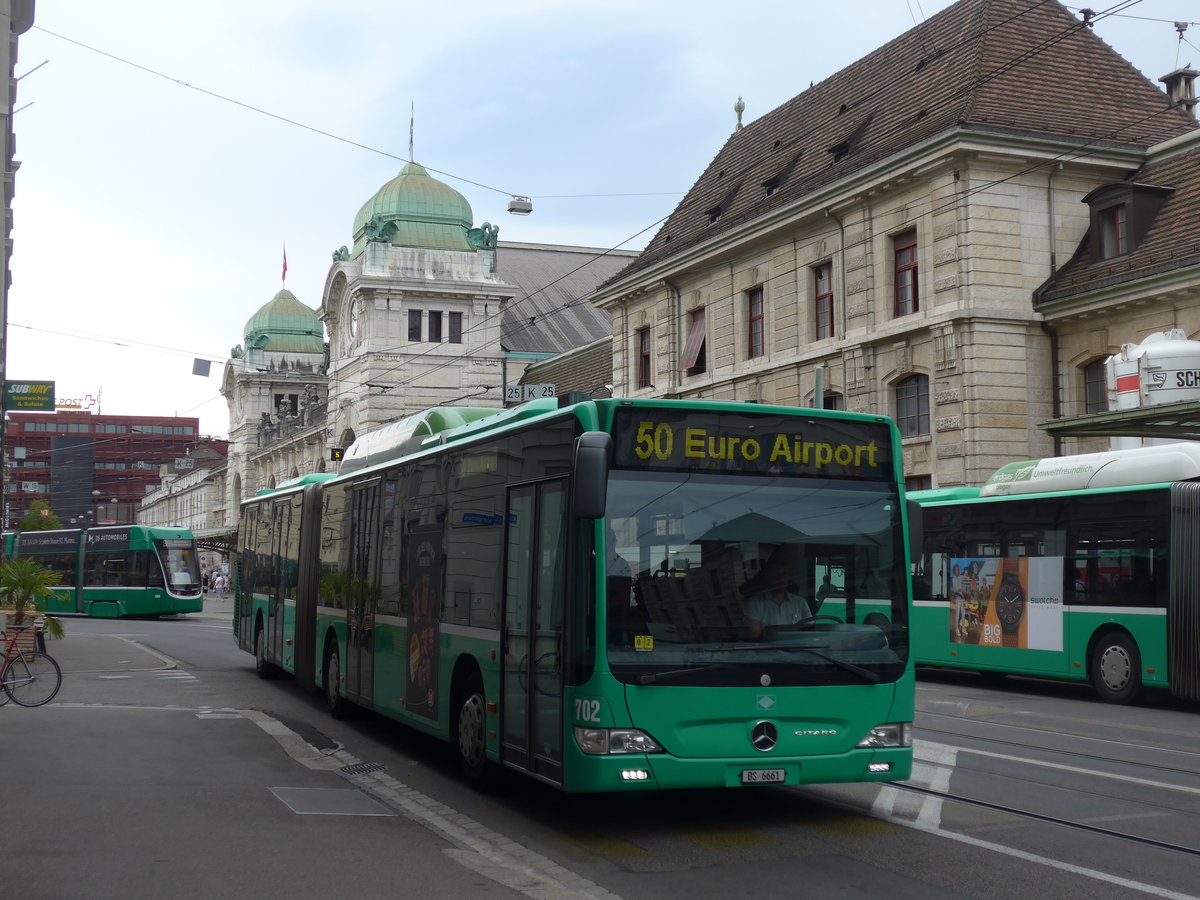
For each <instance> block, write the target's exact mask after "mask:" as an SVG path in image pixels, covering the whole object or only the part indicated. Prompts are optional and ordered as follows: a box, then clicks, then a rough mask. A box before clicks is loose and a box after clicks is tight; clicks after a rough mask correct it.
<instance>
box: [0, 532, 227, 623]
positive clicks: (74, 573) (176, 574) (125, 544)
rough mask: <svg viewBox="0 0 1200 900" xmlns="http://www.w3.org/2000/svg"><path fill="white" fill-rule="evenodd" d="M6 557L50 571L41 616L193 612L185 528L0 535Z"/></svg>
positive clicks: (195, 568) (191, 548)
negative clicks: (48, 596) (51, 583)
mask: <svg viewBox="0 0 1200 900" xmlns="http://www.w3.org/2000/svg"><path fill="white" fill-rule="evenodd" d="M4 553H5V555H6V556H10V557H12V556H27V557H31V558H33V559H36V560H37V561H38V562H39V563H41V564H42V565H43V566H45V567H46V568H47V569H50V570H51V571H53V572H57V573H58V575H59V577H60V581H59V583H58V585H57V586H56V587H55V589H54V593H55V596H54V599H52V600H49V601H47V602H46V612H48V613H53V614H56V615H61V614H71V613H75V614H79V615H85V616H93V617H96V618H102V619H115V618H119V617H121V616H173V615H176V614H178V613H190V612H200V610H201V608H202V607H203V603H204V597H203V595H202V592H201V589H200V558H199V556H198V555H197V553H196V543H195V541H194V540H193V538H192V533H191V531H189V530H188V529H186V528H152V527H148V526H144V525H101V526H96V527H94V528H63V529H55V530H53V531H19V532H10V533H6V534H5V535H4Z"/></svg>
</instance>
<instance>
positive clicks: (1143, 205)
mask: <svg viewBox="0 0 1200 900" xmlns="http://www.w3.org/2000/svg"><path fill="white" fill-rule="evenodd" d="M1174 190H1175V188H1172V187H1162V186H1160V185H1156V184H1137V183H1134V182H1126V181H1123V182H1120V183H1118V184H1106V185H1105V186H1104V187H1100V188H1096V190H1094V191H1092V192H1091V193H1090V194H1088V195H1087V196H1086V197H1084V198H1083V202H1084V203H1086V204H1087V205H1088V206H1090V207H1091V210H1092V227H1091V243H1092V259H1093V260H1095V261H1097V262H1099V261H1102V260H1106V259H1114V258H1115V257H1118V256H1124V255H1126V254H1127V253H1132V252H1133V251H1134V250H1136V249H1137V248H1138V245H1139V244H1140V243H1141V241H1142V239H1143V238H1144V237H1145V236H1146V232H1148V231H1149V230H1150V226H1151V225H1153V224H1154V219H1155V217H1156V216H1157V215H1158V211H1159V209H1160V208H1161V207H1162V205H1163V203H1164V202H1165V201H1166V199H1167V198H1168V197H1169V196H1170V195H1171V194H1172V193H1173V192H1174Z"/></svg>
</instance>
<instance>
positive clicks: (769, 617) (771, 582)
mask: <svg viewBox="0 0 1200 900" xmlns="http://www.w3.org/2000/svg"><path fill="white" fill-rule="evenodd" d="M753 580H754V581H757V582H758V585H759V589H758V590H756V591H753V592H752V593H749V594H748V595H747V596H746V621H747V626H746V636H747V637H748V638H749V639H750V640H752V641H761V640H762V639H763V635H764V633H765V631H766V629H767V628H769V627H771V626H774V625H794V624H796V623H797V622H800V621H802V620H804V619H807V618H810V617H811V616H812V612H811V610H810V609H809V605H808V602H807V601H806V600H805V599H804V598H803V597H801V596H800V595H799V594H796V593H794V592H793V591H792V590H791V588H792V585H791V567H790V566H789V565H788V560H787V553H786V551H785V550H784V548H783V547H778V548H776V549H775V551H774V552H773V553H772V554H771V555H770V557H768V558H767V561H766V563H765V564H764V565H763V570H762V574H761V575H760V576H759V578H758V579H753ZM743 589H744V588H743Z"/></svg>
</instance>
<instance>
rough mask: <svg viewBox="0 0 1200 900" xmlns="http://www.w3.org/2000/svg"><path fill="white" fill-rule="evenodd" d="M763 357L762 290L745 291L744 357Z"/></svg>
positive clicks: (758, 288) (757, 288) (759, 288)
mask: <svg viewBox="0 0 1200 900" xmlns="http://www.w3.org/2000/svg"><path fill="white" fill-rule="evenodd" d="M762 355H763V289H762V288H761V287H756V288H752V289H750V290H748V291H746V356H747V357H748V358H749V359H754V358H755V357H758V356H762Z"/></svg>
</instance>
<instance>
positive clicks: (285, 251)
mask: <svg viewBox="0 0 1200 900" xmlns="http://www.w3.org/2000/svg"><path fill="white" fill-rule="evenodd" d="M283 280H284V281H287V244H284V245H283Z"/></svg>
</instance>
